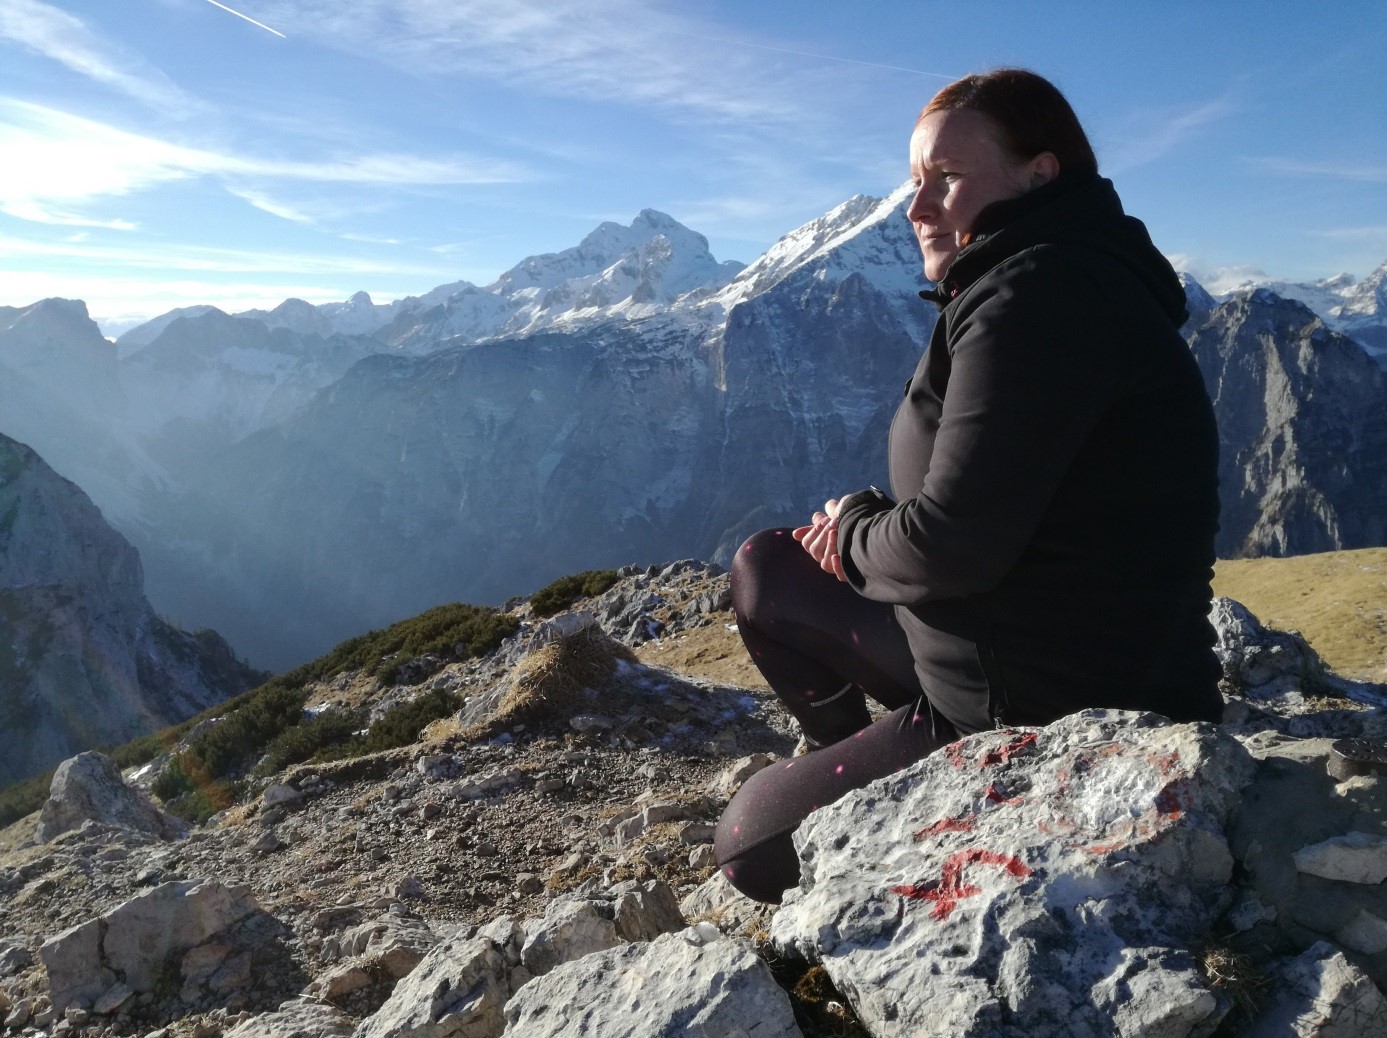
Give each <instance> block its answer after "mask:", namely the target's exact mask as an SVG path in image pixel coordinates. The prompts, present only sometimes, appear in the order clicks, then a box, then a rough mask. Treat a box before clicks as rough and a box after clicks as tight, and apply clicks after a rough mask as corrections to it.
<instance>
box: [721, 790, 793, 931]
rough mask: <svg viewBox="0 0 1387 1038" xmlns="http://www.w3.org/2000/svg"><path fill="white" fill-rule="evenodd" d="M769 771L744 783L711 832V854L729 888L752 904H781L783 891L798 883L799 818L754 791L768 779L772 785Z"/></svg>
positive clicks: (776, 802)
mask: <svg viewBox="0 0 1387 1038" xmlns="http://www.w3.org/2000/svg"><path fill="white" fill-rule="evenodd" d="M772 767H774V765H773V766H772ZM770 770H771V769H767V771H763V772H758V773H757V774H756V775H753V776H752V777H751V778H750V779H748V780H747V782H746V783H743V785H742V788H741V789H740V790H738V792H737V794H736V796H734V797H733V798H732V802H731V803H730V804H728V805H727V809H726V810H725V811H724V812H723V814H722V818H720V819H719V820H718V825H717V829H716V830H715V831H714V833H713V850H714V852H715V853H716V855H717V861H718V868H719V869H720V870H721V871H722V874H723V876H724V877H726V879H727V881H728V882H729V883H731V884H732V886H734V887H736V888H737V890H739V891H741V892H742V893H743V894H745V895H746V896H747V897H749V898H752V899H753V900H756V901H765V902H769V903H771V904H779V903H780V899H781V897H782V896H783V895H784V893H785V891H786V890H788V889H789V888H790V887H793V886H795V885H796V884H797V883H798V882H799V856H798V855H797V854H796V853H795V845H794V841H793V835H794V831H795V830H796V829H797V828H799V823H800V821H801V820H802V818H801V816H800V813H799V812H797V811H791V812H790V813H789V815H788V816H787V815H786V813H785V812H784V811H783V808H784V806H785V805H784V804H783V803H782V802H780V800H779V798H767V797H766V796H765V795H764V794H765V793H766V792H767V791H766V790H762V789H759V788H758V787H760V786H761V785H763V784H764V783H765V781H766V779H768V778H770V779H771V780H772V784H774V777H773V776H771V775H768V774H767V772H768V771H770ZM757 779H761V782H757V781H756V780H757Z"/></svg>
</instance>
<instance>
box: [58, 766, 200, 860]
mask: <svg viewBox="0 0 1387 1038" xmlns="http://www.w3.org/2000/svg"><path fill="white" fill-rule="evenodd" d="M87 821H97V822H101V823H102V824H103V825H113V826H119V827H121V828H124V829H134V830H136V831H138V832H144V833H150V834H151V835H154V836H159V837H162V838H165V839H168V838H172V837H173V836H174V835H176V834H177V833H179V832H181V831H182V829H183V826H182V825H181V824H180V823H179V821H178V819H176V818H173V817H171V816H169V815H166V814H165V813H164V812H162V811H160V810H159V809H158V808H157V807H155V806H154V804H153V803H151V802H150V800H149V798H148V797H146V796H145V795H144V794H143V793H141V792H139V791H138V790H134V789H131V788H130V787H128V786H127V785H126V784H125V782H124V780H123V779H122V778H121V775H120V768H118V767H116V763H115V761H113V760H111V758H110V757H107V756H106V755H105V754H104V753H96V752H95V751H89V752H87V753H79V754H77V756H75V757H71V758H69V759H68V760H65V761H63V762H62V763H61V764H59V765H58V769H57V771H55V772H54V773H53V782H52V785H50V786H49V792H48V799H47V800H45V801H44V803H43V807H42V808H41V809H40V811H39V824H38V828H37V829H36V830H35V832H34V839H36V840H37V841H38V842H39V843H47V842H49V841H50V840H52V839H54V838H55V837H57V836H60V835H62V834H63V833H65V832H70V831H71V830H73V829H76V828H78V827H79V826H81V825H82V823H83V822H87Z"/></svg>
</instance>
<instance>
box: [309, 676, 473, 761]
mask: <svg viewBox="0 0 1387 1038" xmlns="http://www.w3.org/2000/svg"><path fill="white" fill-rule="evenodd" d="M461 706H462V697H461V696H459V695H457V693H455V692H445V691H443V690H442V689H433V690H431V691H429V692H425V693H424V694H423V695H422V696H419V697H417V698H415V699H412V700H410V701H409V702H408V703H400V704H399V705H398V706H393V707H391V708H390V709H389V710H387V711H386V712H385V713H384V714H383V715H381V717H380V719H379V720H377V721H376V722H375V724H373V725H371V727H370V728H369V729H368V730H367V731H366V734H365V735H358V736H354V737H353V738H352V739H350V740H349V741H347V742H345V743H342V744H341V745H339V746H338V747H336V748H335V749H326V750H324V751H323V752H322V753H320V754H319V755H318V759H320V760H341V759H344V758H347V757H362V756H365V755H366V754H368V753H379V752H380V751H382V750H393V749H396V748H398V747H400V746H409V745H410V744H411V743H414V742H416V741H417V740H418V738H419V733H420V732H422V731H423V730H424V728H425V726H427V725H428V724H430V723H432V722H433V721H437V720H438V719H439V718H440V717H447V716H448V715H449V714H451V713H454V712H456V711H457V710H458V709H459V708H460V707H461Z"/></svg>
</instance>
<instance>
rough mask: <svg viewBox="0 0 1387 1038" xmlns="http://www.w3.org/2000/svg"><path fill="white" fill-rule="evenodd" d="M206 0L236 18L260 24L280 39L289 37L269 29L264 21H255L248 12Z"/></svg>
mask: <svg viewBox="0 0 1387 1038" xmlns="http://www.w3.org/2000/svg"><path fill="white" fill-rule="evenodd" d="M207 2H208V3H209V4H211V5H212V6H213V7H220V8H221V9H222V10H223V11H226V12H227V13H228V14H234V15H235V16H236V17H237V18H244V19H245V20H246V21H248V22H250V24H251V25H258V26H260V28H262V29H264V30H265V31H266V32H272V33H274V34H275V35H276V36H278V37H279V38H280V39H281V40H287V39H288V38H289V37H288V36H285V35H284V33H282V32H280V31H279V30H278V29H271V28H270V27H269V26H268V25H266V24H265V23H264V22H257V21H256V20H255V19H254V18H252V17H251V16H250V15H248V14H242V13H241V12H240V11H233V10H232V9H231V8H229V7H227V6H226V4H219V3H217V0H207Z"/></svg>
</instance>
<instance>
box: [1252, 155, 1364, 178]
mask: <svg viewBox="0 0 1387 1038" xmlns="http://www.w3.org/2000/svg"><path fill="white" fill-rule="evenodd" d="M1253 161H1255V162H1256V163H1258V164H1259V165H1260V166H1262V167H1263V168H1264V169H1267V170H1269V171H1271V172H1273V173H1284V174H1287V175H1288V176H1295V177H1321V178H1329V179H1332V180H1354V181H1358V182H1361V183H1369V184H1387V165H1373V164H1371V163H1369V164H1367V165H1363V164H1355V163H1352V162H1302V161H1300V160H1299V159H1286V158H1275V157H1263V158H1258V159H1254V160H1253Z"/></svg>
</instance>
